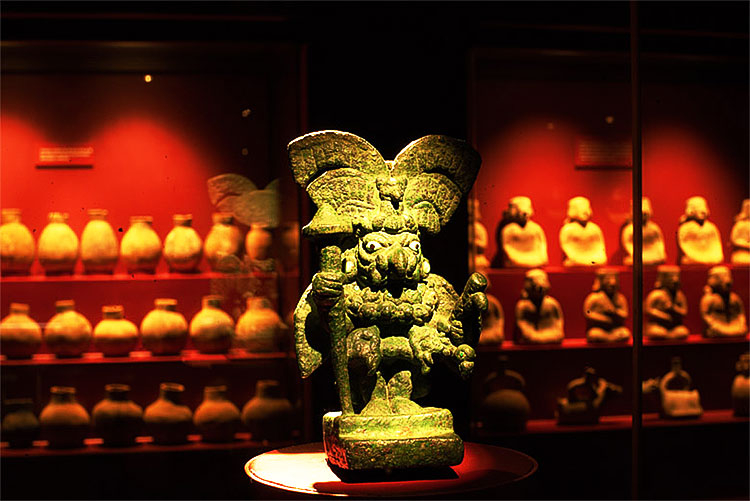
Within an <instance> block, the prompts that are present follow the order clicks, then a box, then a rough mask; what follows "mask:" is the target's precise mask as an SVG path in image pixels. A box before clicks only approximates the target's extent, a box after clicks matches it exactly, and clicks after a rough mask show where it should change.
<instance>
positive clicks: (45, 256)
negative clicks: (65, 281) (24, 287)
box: [37, 212, 79, 273]
mask: <svg viewBox="0 0 750 501" xmlns="http://www.w3.org/2000/svg"><path fill="white" fill-rule="evenodd" d="M48 219H49V222H48V223H47V226H45V227H44V229H43V230H42V234H41V235H39V242H38V244H37V255H38V257H39V263H40V264H41V265H42V268H44V271H45V273H73V268H74V267H75V264H76V261H77V260H78V250H79V249H78V237H77V236H76V234H75V232H74V231H73V230H72V229H71V228H70V226H68V213H67V212H50V213H49V215H48Z"/></svg>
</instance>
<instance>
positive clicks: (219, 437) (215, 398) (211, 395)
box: [193, 385, 240, 442]
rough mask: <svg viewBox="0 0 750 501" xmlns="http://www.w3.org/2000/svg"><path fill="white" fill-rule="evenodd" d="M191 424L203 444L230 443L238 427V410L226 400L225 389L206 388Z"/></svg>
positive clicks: (221, 387)
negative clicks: (198, 433) (193, 425)
mask: <svg viewBox="0 0 750 501" xmlns="http://www.w3.org/2000/svg"><path fill="white" fill-rule="evenodd" d="M193 423H194V424H195V427H196V428H197V429H198V431H199V432H200V434H201V437H202V439H203V441H204V442H231V441H232V440H234V434H235V433H236V432H237V431H238V430H239V427H240V410H239V409H238V408H237V406H236V405H234V403H232V402H231V401H230V400H229V399H228V398H227V387H226V386H224V385H221V386H206V387H205V388H204V389H203V402H201V404H200V405H199V406H198V408H197V409H195V414H194V415H193Z"/></svg>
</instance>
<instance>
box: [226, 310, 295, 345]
mask: <svg viewBox="0 0 750 501" xmlns="http://www.w3.org/2000/svg"><path fill="white" fill-rule="evenodd" d="M284 328H286V326H285V325H284V322H282V321H281V317H280V316H279V314H278V313H276V311H274V310H273V308H271V302H270V301H269V300H268V299H266V298H264V297H249V298H247V310H245V313H243V314H242V316H241V317H240V318H239V320H237V328H236V330H237V337H236V338H235V341H236V344H237V345H238V346H240V347H242V348H245V349H246V350H248V351H251V352H254V353H263V352H272V351H279V348H280V347H281V332H282V329H284Z"/></svg>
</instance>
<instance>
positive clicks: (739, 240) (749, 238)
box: [729, 198, 750, 264]
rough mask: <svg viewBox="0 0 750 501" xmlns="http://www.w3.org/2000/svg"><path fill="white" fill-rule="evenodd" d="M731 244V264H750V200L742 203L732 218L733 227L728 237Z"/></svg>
mask: <svg viewBox="0 0 750 501" xmlns="http://www.w3.org/2000/svg"><path fill="white" fill-rule="evenodd" d="M729 240H730V242H731V243H732V254H731V258H730V259H731V262H732V264H750V199H748V198H746V199H745V200H743V201H742V208H741V209H740V212H739V214H737V215H736V216H734V225H733V226H732V232H731V233H730V237H729Z"/></svg>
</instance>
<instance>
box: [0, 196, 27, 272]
mask: <svg viewBox="0 0 750 501" xmlns="http://www.w3.org/2000/svg"><path fill="white" fill-rule="evenodd" d="M34 254H35V244H34V237H33V235H32V234H31V232H30V231H29V229H28V228H27V227H26V225H24V224H23V223H22V222H21V209H3V210H2V225H0V270H1V271H2V273H3V274H6V273H28V272H29V269H30V268H31V264H32V263H33V262H34Z"/></svg>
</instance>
